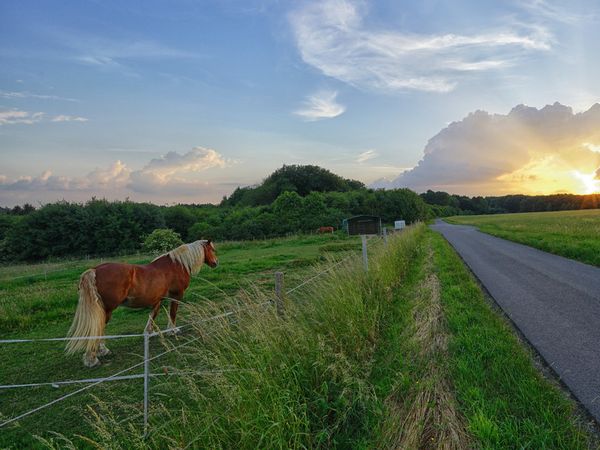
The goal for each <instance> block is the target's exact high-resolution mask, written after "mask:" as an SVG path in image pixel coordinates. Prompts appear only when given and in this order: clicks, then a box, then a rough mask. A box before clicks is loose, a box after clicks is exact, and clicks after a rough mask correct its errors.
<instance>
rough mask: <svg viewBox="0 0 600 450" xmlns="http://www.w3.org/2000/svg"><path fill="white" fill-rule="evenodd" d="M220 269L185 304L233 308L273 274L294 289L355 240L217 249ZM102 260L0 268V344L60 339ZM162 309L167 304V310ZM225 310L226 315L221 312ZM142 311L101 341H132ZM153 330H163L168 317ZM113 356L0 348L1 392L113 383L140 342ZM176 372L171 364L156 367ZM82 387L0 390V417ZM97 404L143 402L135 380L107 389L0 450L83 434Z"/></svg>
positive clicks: (18, 432)
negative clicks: (85, 275) (92, 361)
mask: <svg viewBox="0 0 600 450" xmlns="http://www.w3.org/2000/svg"><path fill="white" fill-rule="evenodd" d="M217 250H218V256H219V262H220V265H219V267H218V268H217V269H214V270H213V269H210V268H209V267H204V268H203V269H202V270H201V272H200V273H199V274H198V275H197V276H195V277H193V279H192V283H191V285H190V288H189V289H188V290H187V291H186V295H185V297H184V301H185V302H189V303H191V304H203V303H206V302H207V301H209V300H210V301H211V302H215V303H216V304H217V305H219V304H223V305H225V304H227V305H229V306H231V303H232V302H235V301H236V297H239V295H238V294H239V293H240V292H244V291H252V290H254V289H262V290H265V291H270V290H272V287H273V284H274V280H273V272H275V271H276V270H281V271H283V272H285V274H286V277H285V283H286V288H290V287H293V286H295V285H296V284H298V283H300V282H301V281H302V280H303V279H304V278H305V277H306V276H308V274H311V273H312V272H313V269H312V268H313V266H314V265H315V264H318V263H321V262H323V261H324V260H325V259H326V258H329V257H341V256H342V255H345V254H347V253H349V252H355V253H358V252H360V240H358V239H357V238H347V237H346V236H343V235H337V234H336V235H321V236H316V235H315V236H302V237H295V238H288V239H273V240H267V241H251V242H232V243H224V244H222V245H219V246H218V247H217ZM151 259H152V257H151V256H143V255H141V256H140V255H136V256H131V257H125V258H119V259H118V260H120V261H128V262H132V263H146V262H148V261H149V260H151ZM99 263H100V260H80V261H65V262H59V263H51V264H44V265H16V266H5V267H1V268H0V338H2V339H15V338H41V337H61V336H65V335H66V332H67V330H68V329H69V326H70V322H71V320H72V318H73V313H74V310H75V307H76V304H77V283H78V279H79V276H80V274H81V273H82V272H83V271H84V270H85V269H87V268H89V267H93V266H94V265H97V264H99ZM166 305H167V307H168V304H166ZM224 308H227V307H226V306H224ZM189 310H190V307H186V305H182V306H181V307H180V308H179V313H178V323H179V324H181V323H185V322H186V320H188V318H189V312H190V311H189ZM148 312H149V311H148V310H131V309H127V308H118V309H116V310H115V312H114V314H113V318H112V320H111V322H110V323H109V325H108V327H107V330H106V333H107V334H138V333H140V332H142V330H143V328H144V325H145V323H146V320H147V316H148ZM157 322H158V324H159V326H160V327H163V328H165V327H166V325H167V324H166V311H165V312H161V313H160V314H159V316H158V319H157ZM108 346H109V348H110V349H111V350H112V351H113V354H112V355H110V356H109V357H107V358H105V363H104V364H102V365H101V366H100V367H98V368H94V369H91V370H90V369H85V368H84V367H83V365H82V363H81V358H80V356H77V357H67V356H65V355H64V353H63V349H64V343H63V342H44V343H32V344H7V345H2V346H0V358H1V359H2V365H1V366H0V384H19V383H37V382H46V381H60V380H69V379H77V378H97V377H103V376H108V375H111V374H113V373H115V372H117V371H118V370H120V369H123V368H126V367H128V366H130V365H133V364H135V363H136V362H138V361H139V360H140V357H141V355H142V353H143V347H142V340H141V338H130V339H120V340H114V341H109V342H108ZM152 346H153V348H152V351H153V352H154V354H156V352H157V351H159V349H162V344H161V343H160V342H158V341H156V342H153V343H152ZM163 365H164V366H169V365H176V361H174V358H173V357H170V358H164V360H161V361H160V364H157V365H156V367H158V368H159V369H160V368H162V366H163ZM79 387H81V386H80V385H75V386H64V387H61V388H58V389H56V388H53V387H48V386H46V387H36V388H22V389H11V390H0V417H1V418H2V419H6V418H8V417H11V416H14V415H15V414H18V413H21V412H25V411H27V410H29V409H32V408H34V407H36V406H38V405H41V404H43V403H46V402H48V401H51V400H53V399H54V398H57V397H59V396H61V395H64V394H66V393H68V392H71V391H74V390H75V389H77V388H79ZM92 394H93V395H95V396H97V397H99V398H100V399H114V398H121V399H122V400H123V402H124V403H129V402H130V403H132V404H135V405H137V406H139V404H140V402H141V400H142V383H141V380H131V381H118V382H112V383H106V384H104V385H101V386H97V387H95V388H93V389H92V390H90V394H87V393H84V394H82V395H77V396H74V397H72V398H71V399H67V400H66V401H64V402H61V403H60V405H57V406H54V407H51V409H49V410H48V412H46V411H44V412H41V413H39V414H37V415H34V416H32V417H31V418H28V419H24V420H22V421H21V422H20V424H19V425H20V426H18V427H12V428H11V429H10V430H8V431H7V430H5V429H3V430H0V448H2V447H4V446H7V445H9V444H12V445H13V446H14V448H25V447H29V446H31V445H33V443H34V441H33V440H32V434H33V433H38V434H43V433H44V432H45V431H48V430H54V431H58V432H63V433H66V434H72V433H73V432H75V431H77V432H83V433H86V430H87V432H89V426H88V424H87V423H86V422H85V421H82V414H83V413H84V412H85V411H86V408H85V406H84V405H86V404H87V403H91V402H92V401H93V399H92V398H91V395H92Z"/></svg>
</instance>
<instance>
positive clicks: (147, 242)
mask: <svg viewBox="0 0 600 450" xmlns="http://www.w3.org/2000/svg"><path fill="white" fill-rule="evenodd" d="M182 244H183V241H182V240H181V236H179V233H176V232H175V231H173V230H171V229H169V228H159V229H157V230H154V231H153V232H152V233H150V234H149V235H148V236H146V239H144V244H143V245H142V248H143V249H144V250H145V251H147V252H150V253H155V254H160V253H166V252H168V251H169V250H173V249H174V248H176V247H179V246H180V245H182Z"/></svg>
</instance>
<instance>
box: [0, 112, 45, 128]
mask: <svg viewBox="0 0 600 450" xmlns="http://www.w3.org/2000/svg"><path fill="white" fill-rule="evenodd" d="M43 117H44V113H43V112H36V113H30V112H27V111H20V110H16V109H11V110H8V111H0V126H1V125H15V124H26V125H31V124H34V123H36V122H40V121H41V120H42V118H43Z"/></svg>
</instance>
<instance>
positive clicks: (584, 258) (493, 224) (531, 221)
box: [444, 209, 600, 266]
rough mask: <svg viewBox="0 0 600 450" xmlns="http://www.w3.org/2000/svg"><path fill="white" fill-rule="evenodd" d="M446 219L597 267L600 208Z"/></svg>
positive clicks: (599, 264) (599, 262)
mask: <svg viewBox="0 0 600 450" xmlns="http://www.w3.org/2000/svg"><path fill="white" fill-rule="evenodd" d="M444 220H446V221H447V222H450V223H455V224H462V225H474V226H476V227H477V228H479V229H480V230H481V231H483V232H485V233H489V234H492V235H494V236H498V237H501V238H504V239H509V240H511V241H515V242H519V243H521V244H525V245H530V246H532V247H536V248H539V249H540V250H544V251H547V252H550V253H555V254H557V255H561V256H565V257H567V258H571V259H576V260H578V261H581V262H584V263H587V264H593V265H596V266H600V209H586V210H580V211H552V212H539V213H537V212H536V213H519V214H496V215H485V216H455V217H450V218H447V219H444Z"/></svg>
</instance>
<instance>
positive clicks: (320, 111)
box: [294, 90, 346, 122]
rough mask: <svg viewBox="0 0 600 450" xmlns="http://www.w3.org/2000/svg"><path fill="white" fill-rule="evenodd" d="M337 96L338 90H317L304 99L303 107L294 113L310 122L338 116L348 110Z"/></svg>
mask: <svg viewBox="0 0 600 450" xmlns="http://www.w3.org/2000/svg"><path fill="white" fill-rule="evenodd" d="M336 98H337V92H336V91H329V90H323V91H319V92H316V93H315V94H312V95H310V96H309V97H308V98H307V99H306V100H305V101H304V106H303V108H301V109H299V110H296V111H294V114H296V115H298V116H300V117H303V118H304V119H305V120H307V121H310V122H312V121H315V120H321V119H331V118H333V117H337V116H339V115H341V114H343V113H344V111H346V107H345V106H344V105H340V104H339V103H337V101H336Z"/></svg>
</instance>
